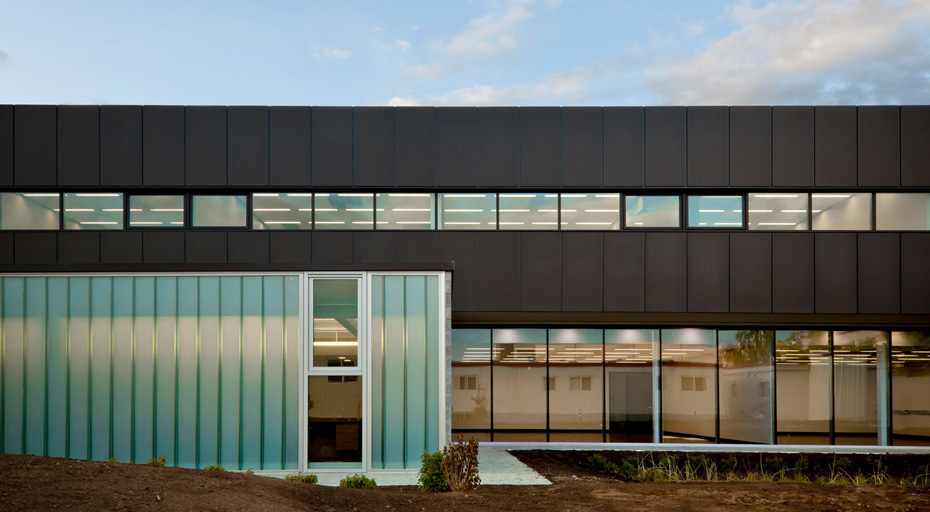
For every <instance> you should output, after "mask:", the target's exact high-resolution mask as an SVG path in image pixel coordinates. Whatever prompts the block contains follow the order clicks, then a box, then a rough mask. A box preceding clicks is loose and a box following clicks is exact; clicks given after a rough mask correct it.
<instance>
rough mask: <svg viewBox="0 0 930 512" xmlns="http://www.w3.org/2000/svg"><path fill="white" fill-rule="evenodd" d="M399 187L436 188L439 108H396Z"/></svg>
mask: <svg viewBox="0 0 930 512" xmlns="http://www.w3.org/2000/svg"><path fill="white" fill-rule="evenodd" d="M394 115H395V116H396V118H397V186H398V187H432V186H435V185H436V107H397V110H395V111H394Z"/></svg>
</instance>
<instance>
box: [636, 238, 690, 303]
mask: <svg viewBox="0 0 930 512" xmlns="http://www.w3.org/2000/svg"><path fill="white" fill-rule="evenodd" d="M645 255H646V311H687V310H688V304H687V303H688V287H687V282H688V261H687V259H688V251H687V239H686V238H685V234H684V233H646V240H645Z"/></svg>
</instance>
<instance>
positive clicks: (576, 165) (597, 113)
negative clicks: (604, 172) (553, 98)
mask: <svg viewBox="0 0 930 512" xmlns="http://www.w3.org/2000/svg"><path fill="white" fill-rule="evenodd" d="M603 118H604V109H603V108H601V107H563V108H562V186H563V187H600V186H601V182H602V178H601V163H602V162H601V160H602V155H603V151H602V141H603Z"/></svg>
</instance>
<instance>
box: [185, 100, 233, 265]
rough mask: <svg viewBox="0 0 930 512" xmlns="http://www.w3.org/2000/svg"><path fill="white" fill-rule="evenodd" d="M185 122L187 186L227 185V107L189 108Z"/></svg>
mask: <svg viewBox="0 0 930 512" xmlns="http://www.w3.org/2000/svg"><path fill="white" fill-rule="evenodd" d="M185 122H186V124H187V127H186V131H185V135H186V136H185V144H186V145H185V157H186V162H187V174H186V176H187V179H186V183H187V185H188V186H191V187H222V186H225V185H226V183H227V178H226V156H227V153H226V107H204V106H196V107H187V108H186V112H185ZM188 251H190V249H188Z"/></svg>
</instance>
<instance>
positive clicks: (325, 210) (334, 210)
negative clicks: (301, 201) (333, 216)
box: [301, 208, 339, 212]
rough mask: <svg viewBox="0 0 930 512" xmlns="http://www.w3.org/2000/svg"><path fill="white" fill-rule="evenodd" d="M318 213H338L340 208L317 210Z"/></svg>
mask: <svg viewBox="0 0 930 512" xmlns="http://www.w3.org/2000/svg"><path fill="white" fill-rule="evenodd" d="M301 211H309V210H301ZM316 211H318V212H338V211H339V209H338V208H317V209H316Z"/></svg>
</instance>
